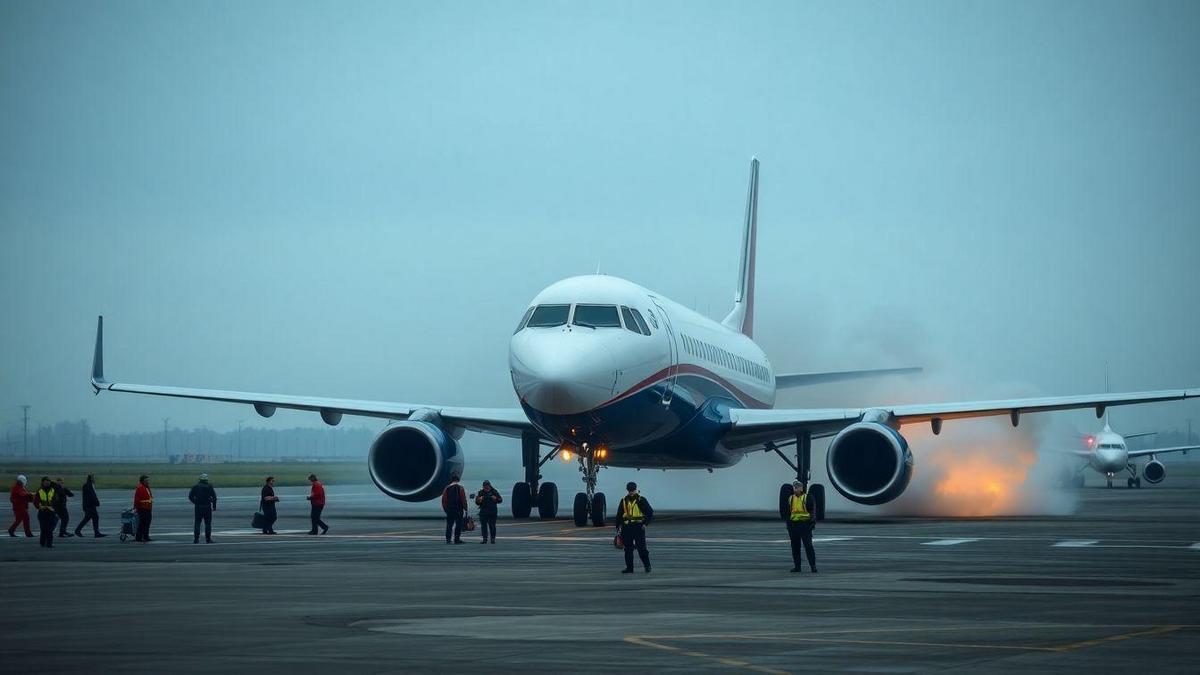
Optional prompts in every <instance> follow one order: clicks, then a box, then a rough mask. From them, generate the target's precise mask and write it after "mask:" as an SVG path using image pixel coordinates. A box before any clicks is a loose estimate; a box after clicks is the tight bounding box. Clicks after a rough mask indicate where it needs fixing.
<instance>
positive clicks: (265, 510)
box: [258, 476, 279, 534]
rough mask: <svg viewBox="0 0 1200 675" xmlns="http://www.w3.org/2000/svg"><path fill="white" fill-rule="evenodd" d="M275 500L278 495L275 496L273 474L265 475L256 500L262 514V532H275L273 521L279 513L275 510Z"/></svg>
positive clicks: (277, 517) (277, 498)
mask: <svg viewBox="0 0 1200 675" xmlns="http://www.w3.org/2000/svg"><path fill="white" fill-rule="evenodd" d="M277 501H279V497H276V496H275V476H267V480H266V481H264V483H263V487H262V493H261V495H260V497H259V500H258V509H259V511H262V514H263V528H262V533H263V534H275V521H276V520H278V519H279V514H278V513H276V512H275V502H277Z"/></svg>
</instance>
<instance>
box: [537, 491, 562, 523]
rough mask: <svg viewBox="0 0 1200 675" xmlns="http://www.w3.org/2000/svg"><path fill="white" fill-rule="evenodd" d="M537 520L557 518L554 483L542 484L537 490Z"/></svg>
mask: <svg viewBox="0 0 1200 675" xmlns="http://www.w3.org/2000/svg"><path fill="white" fill-rule="evenodd" d="M537 509H538V518H547V519H549V518H554V517H557V516H558V486H557V485H555V484H554V483H542V485H541V487H539V488H538V498H537Z"/></svg>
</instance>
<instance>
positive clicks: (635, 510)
mask: <svg viewBox="0 0 1200 675" xmlns="http://www.w3.org/2000/svg"><path fill="white" fill-rule="evenodd" d="M624 501H625V512H624V513H623V514H621V520H622V521H623V522H624V523H625V524H626V525H640V524H641V523H643V522H645V520H646V516H644V515H642V507H641V506H640V505H639V502H641V498H640V497H633V498H632V499H630V498H629V497H625V498H624Z"/></svg>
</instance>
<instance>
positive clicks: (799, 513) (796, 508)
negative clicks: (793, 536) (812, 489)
mask: <svg viewBox="0 0 1200 675" xmlns="http://www.w3.org/2000/svg"><path fill="white" fill-rule="evenodd" d="M807 496H808V495H807V494H805V495H804V496H802V497H797V496H796V495H792V520H793V521H797V522H801V521H809V520H812V514H811V513H809V512H808V509H807V508H805V506H804V498H805V497H807Z"/></svg>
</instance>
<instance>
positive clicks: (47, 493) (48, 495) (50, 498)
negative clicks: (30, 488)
mask: <svg viewBox="0 0 1200 675" xmlns="http://www.w3.org/2000/svg"><path fill="white" fill-rule="evenodd" d="M38 510H39V511H53V510H54V488H50V489H49V490H47V489H46V488H38Z"/></svg>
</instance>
